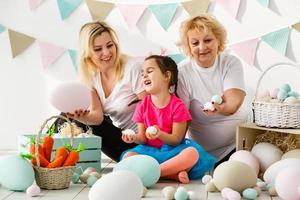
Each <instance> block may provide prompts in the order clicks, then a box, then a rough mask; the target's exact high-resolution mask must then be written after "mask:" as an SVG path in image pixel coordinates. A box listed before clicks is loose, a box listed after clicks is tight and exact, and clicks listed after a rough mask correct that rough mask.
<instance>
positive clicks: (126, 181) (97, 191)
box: [89, 170, 144, 200]
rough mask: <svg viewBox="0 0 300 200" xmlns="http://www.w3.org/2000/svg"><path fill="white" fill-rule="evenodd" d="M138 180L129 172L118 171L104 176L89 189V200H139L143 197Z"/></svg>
mask: <svg viewBox="0 0 300 200" xmlns="http://www.w3.org/2000/svg"><path fill="white" fill-rule="evenodd" d="M143 190H144V189H143V184H142V181H141V180H140V178H139V177H138V176H137V175H136V174H134V173H133V172H130V171H125V170H120V171H115V172H112V173H109V174H106V175H105V176H103V177H102V178H100V179H99V180H97V182H96V183H94V185H93V186H92V187H91V189H90V191H89V200H98V199H101V200H112V199H120V197H121V199H122V200H140V199H141V197H142V195H143Z"/></svg>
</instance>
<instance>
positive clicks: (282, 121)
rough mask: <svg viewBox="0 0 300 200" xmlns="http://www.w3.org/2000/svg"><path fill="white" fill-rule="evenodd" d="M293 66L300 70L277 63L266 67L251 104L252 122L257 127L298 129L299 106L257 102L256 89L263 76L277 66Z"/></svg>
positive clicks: (299, 118)
mask: <svg viewBox="0 0 300 200" xmlns="http://www.w3.org/2000/svg"><path fill="white" fill-rule="evenodd" d="M283 65H288V66H293V67H297V68H298V69H300V66H298V65H294V64H291V63H278V64H275V65H272V66H270V67H268V68H267V69H266V70H265V71H264V72H263V73H262V75H261V77H260V78H259V80H258V83H257V86H256V91H255V100H254V102H253V103H252V105H253V112H254V122H255V123H256V124H257V125H258V126H265V127H275V128H300V104H287V103H282V102H280V103H273V102H263V101H258V100H257V95H258V89H259V86H260V82H261V80H262V78H263V77H264V75H265V74H266V73H267V72H268V71H269V70H270V69H272V68H274V67H278V66H283Z"/></svg>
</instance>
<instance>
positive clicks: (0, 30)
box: [0, 24, 6, 33]
mask: <svg viewBox="0 0 300 200" xmlns="http://www.w3.org/2000/svg"><path fill="white" fill-rule="evenodd" d="M5 29H6V28H5V26H2V25H1V24H0V33H2V32H3V31H5Z"/></svg>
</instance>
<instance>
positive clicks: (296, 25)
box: [0, 22, 300, 32]
mask: <svg viewBox="0 0 300 200" xmlns="http://www.w3.org/2000/svg"><path fill="white" fill-rule="evenodd" d="M292 27H293V28H294V29H296V30H297V31H298V32H300V22H298V23H297V24H294V25H293V26H292ZM0 32H1V27H0Z"/></svg>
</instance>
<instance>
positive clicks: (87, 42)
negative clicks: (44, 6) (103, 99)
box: [79, 21, 126, 87]
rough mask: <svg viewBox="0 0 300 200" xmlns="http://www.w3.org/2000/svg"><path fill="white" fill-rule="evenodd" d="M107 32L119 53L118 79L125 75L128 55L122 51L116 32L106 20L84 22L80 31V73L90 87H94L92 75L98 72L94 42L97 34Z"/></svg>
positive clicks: (117, 58) (117, 61)
mask: <svg viewBox="0 0 300 200" xmlns="http://www.w3.org/2000/svg"><path fill="white" fill-rule="evenodd" d="M104 32H107V33H108V34H109V35H110V37H111V39H112V42H113V43H114V44H115V46H116V50H117V55H116V60H115V65H116V81H117V80H120V79H122V78H123V76H124V66H125V63H126V56H125V55H122V54H121V52H120V46H119V40H118V37H117V35H116V32H115V31H114V30H113V29H112V28H111V27H110V26H109V25H107V24H106V23H105V22H100V21H95V22H91V23H87V24H84V25H83V26H82V27H81V29H80V32H79V73H80V75H81V78H82V81H83V82H84V83H85V84H86V85H87V86H89V87H92V76H93V75H94V74H95V73H96V72H97V66H96V64H95V63H94V62H93V61H92V59H91V52H92V51H93V49H94V48H93V43H94V40H95V38H96V37H97V36H99V35H101V34H102V33H104Z"/></svg>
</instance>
